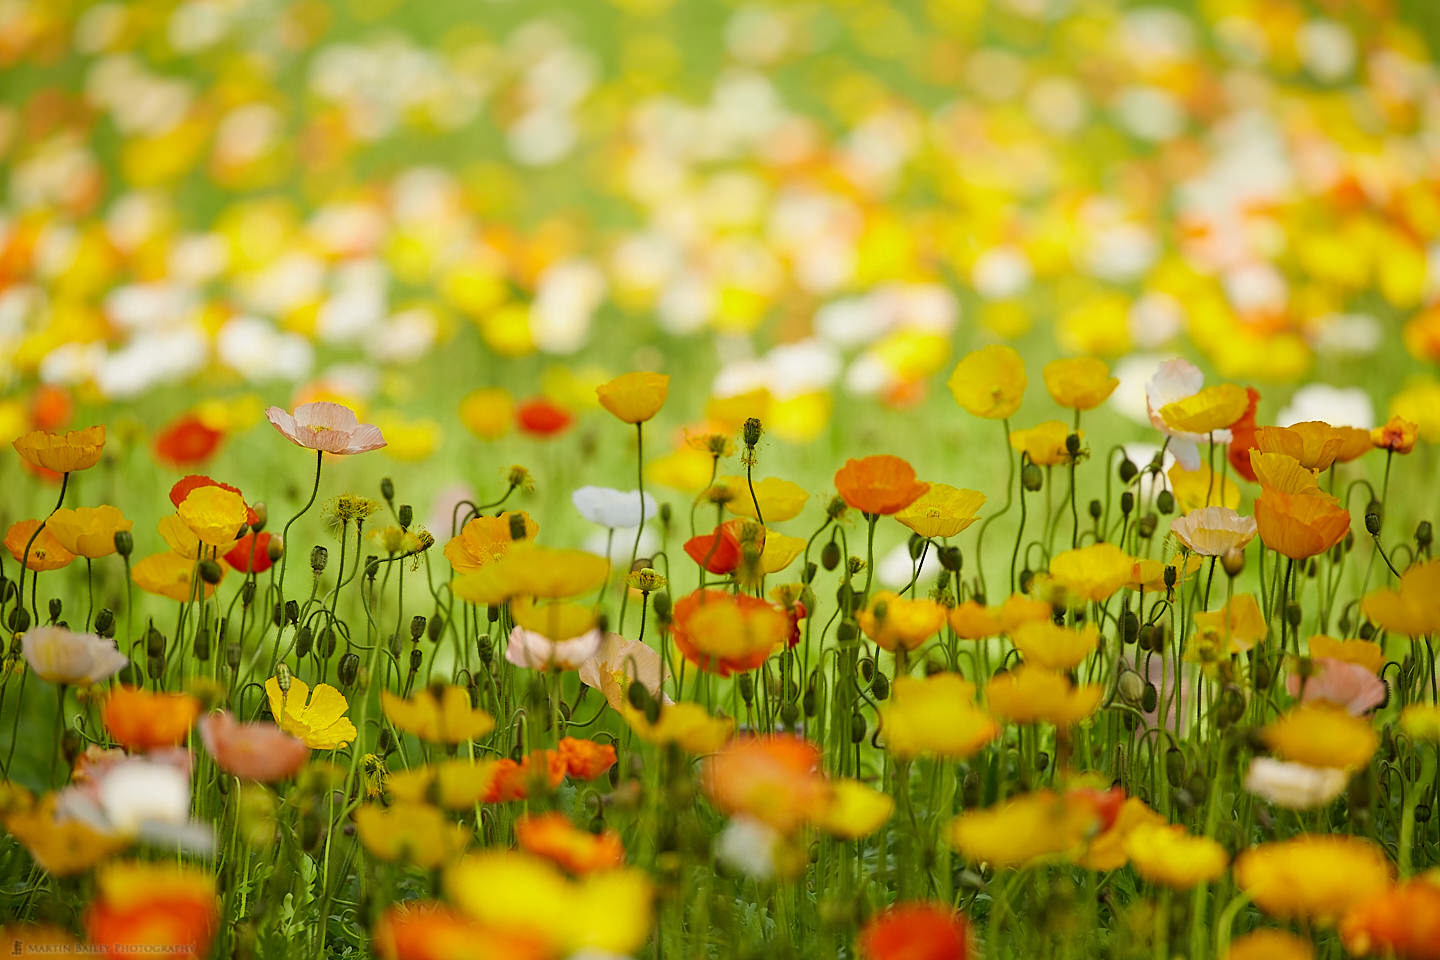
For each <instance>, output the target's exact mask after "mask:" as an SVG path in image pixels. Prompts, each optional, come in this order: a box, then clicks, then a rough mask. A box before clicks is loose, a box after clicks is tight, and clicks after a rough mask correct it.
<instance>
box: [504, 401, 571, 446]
mask: <svg viewBox="0 0 1440 960" xmlns="http://www.w3.org/2000/svg"><path fill="white" fill-rule="evenodd" d="M515 422H516V423H517V424H519V425H520V429H521V430H524V431H525V432H526V433H528V434H530V435H531V436H532V437H553V436H555V435H556V434H558V433H564V432H565V431H566V430H567V429H568V428H569V426H570V424H572V423H574V422H575V418H574V417H572V416H571V415H570V411H569V410H566V409H565V408H564V407H562V406H560V405H559V404H556V403H554V402H552V401H550V400H547V399H546V398H545V397H534V398H532V399H530V400H526V401H525V402H524V403H522V404H520V405H519V406H518V407H516V408H515Z"/></svg>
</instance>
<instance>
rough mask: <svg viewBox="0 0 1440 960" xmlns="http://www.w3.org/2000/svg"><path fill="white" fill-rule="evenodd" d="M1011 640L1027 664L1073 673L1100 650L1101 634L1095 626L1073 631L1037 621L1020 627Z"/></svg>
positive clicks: (1088, 625) (1086, 625) (1048, 622)
mask: <svg viewBox="0 0 1440 960" xmlns="http://www.w3.org/2000/svg"><path fill="white" fill-rule="evenodd" d="M1010 640H1011V642H1012V643H1014V644H1015V649H1016V650H1019V651H1020V655H1021V656H1023V657H1024V658H1025V662H1026V663H1033V664H1035V665H1036V666H1038V667H1045V668H1047V669H1050V670H1070V669H1072V668H1074V667H1077V666H1079V665H1080V664H1081V663H1083V662H1084V661H1085V658H1086V657H1088V656H1090V654H1092V653H1094V652H1095V651H1096V650H1097V649H1098V648H1099V646H1100V630H1099V628H1097V627H1096V626H1095V624H1093V623H1087V624H1085V625H1084V626H1082V627H1080V628H1079V629H1071V628H1069V627H1062V626H1060V625H1058V624H1056V623H1054V622H1052V621H1048V620H1034V621H1031V622H1029V623H1025V624H1021V625H1020V626H1019V627H1017V628H1016V629H1015V630H1014V631H1013V632H1012V633H1011V634H1010Z"/></svg>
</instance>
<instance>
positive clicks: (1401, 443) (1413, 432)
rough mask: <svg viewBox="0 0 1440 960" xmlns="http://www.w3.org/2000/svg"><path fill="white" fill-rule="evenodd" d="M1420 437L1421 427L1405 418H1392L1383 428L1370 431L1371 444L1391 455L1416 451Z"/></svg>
mask: <svg viewBox="0 0 1440 960" xmlns="http://www.w3.org/2000/svg"><path fill="white" fill-rule="evenodd" d="M1419 437H1420V428H1419V426H1417V425H1416V424H1414V423H1411V422H1410V421H1409V420H1406V419H1405V418H1404V417H1391V418H1390V419H1389V420H1388V421H1386V423H1385V425H1384V426H1383V427H1376V428H1375V429H1374V430H1371V431H1370V442H1371V443H1373V444H1374V445H1375V446H1376V447H1379V448H1380V449H1381V450H1389V451H1390V452H1391V453H1409V452H1410V451H1411V450H1414V449H1415V441H1416V440H1418V439H1419Z"/></svg>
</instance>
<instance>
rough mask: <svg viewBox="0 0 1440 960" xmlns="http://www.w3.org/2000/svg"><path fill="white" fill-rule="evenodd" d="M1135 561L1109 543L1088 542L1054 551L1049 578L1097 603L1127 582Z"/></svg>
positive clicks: (1075, 597) (1072, 593)
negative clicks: (1072, 548)
mask: <svg viewBox="0 0 1440 960" xmlns="http://www.w3.org/2000/svg"><path fill="white" fill-rule="evenodd" d="M1134 566H1135V561H1134V559H1133V558H1132V557H1131V556H1130V555H1129V554H1127V553H1126V552H1125V551H1124V550H1121V549H1120V548H1119V547H1117V546H1115V544H1113V543H1092V544H1090V545H1089V546H1086V547H1080V548H1078V549H1075V550H1066V551H1065V552H1064V553H1058V554H1056V555H1055V556H1054V558H1052V559H1051V561H1050V578H1051V579H1052V580H1054V581H1055V582H1056V583H1057V584H1059V585H1060V586H1061V587H1062V588H1063V589H1064V590H1065V593H1066V594H1067V595H1068V596H1069V597H1070V598H1071V599H1072V600H1078V601H1086V600H1093V601H1095V602H1096V603H1099V602H1101V601H1104V600H1108V599H1110V596H1111V595H1112V594H1114V593H1115V591H1117V590H1119V589H1120V588H1121V587H1123V586H1125V585H1126V584H1127V583H1129V582H1130V573H1131V571H1132V570H1133V569H1134Z"/></svg>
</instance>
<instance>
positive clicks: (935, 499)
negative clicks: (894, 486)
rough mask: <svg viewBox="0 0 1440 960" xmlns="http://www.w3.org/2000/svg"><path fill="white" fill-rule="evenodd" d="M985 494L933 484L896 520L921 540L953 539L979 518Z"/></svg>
mask: <svg viewBox="0 0 1440 960" xmlns="http://www.w3.org/2000/svg"><path fill="white" fill-rule="evenodd" d="M984 505H985V494H983V493H979V492H977V491H975V490H965V489H957V488H955V487H952V486H950V485H949V484H946V483H932V484H930V489H929V490H926V491H925V492H924V493H922V494H921V495H920V499H918V500H916V501H915V502H914V503H912V504H910V506H908V507H906V508H905V509H904V510H901V511H900V512H898V513H896V514H895V519H896V520H899V521H900V522H901V523H903V524H904V525H905V526H907V527H909V528H910V529H911V530H913V531H915V532H916V533H918V534H919V535H920V536H922V537H953V536H955V535H956V534H957V533H959V532H960V531H962V530H964V529H966V528H967V527H969V526H970V525H971V524H972V523H974V522H975V521H976V520H978V519H979V514H980V508H981V507H983V506H984Z"/></svg>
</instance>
